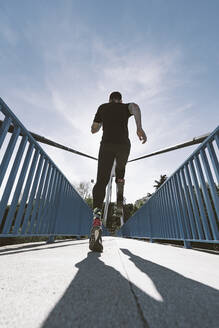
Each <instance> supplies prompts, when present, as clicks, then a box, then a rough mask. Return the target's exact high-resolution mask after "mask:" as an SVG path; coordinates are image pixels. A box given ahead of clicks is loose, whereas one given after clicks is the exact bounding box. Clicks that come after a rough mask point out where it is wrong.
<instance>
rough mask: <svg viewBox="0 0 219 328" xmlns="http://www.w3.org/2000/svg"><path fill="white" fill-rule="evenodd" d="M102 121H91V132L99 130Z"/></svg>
mask: <svg viewBox="0 0 219 328" xmlns="http://www.w3.org/2000/svg"><path fill="white" fill-rule="evenodd" d="M101 126H102V123H97V122H93V124H92V125H91V133H96V132H98V131H99V130H100V128H101Z"/></svg>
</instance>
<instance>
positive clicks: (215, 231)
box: [194, 156, 219, 240]
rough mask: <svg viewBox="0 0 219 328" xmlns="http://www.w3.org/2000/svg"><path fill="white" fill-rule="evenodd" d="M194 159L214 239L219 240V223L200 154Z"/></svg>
mask: <svg viewBox="0 0 219 328" xmlns="http://www.w3.org/2000/svg"><path fill="white" fill-rule="evenodd" d="M194 159H195V164H196V168H197V172H198V176H199V180H200V183H201V187H202V191H203V196H204V200H205V203H206V207H207V212H208V217H209V221H210V225H211V228H212V233H213V236H214V239H216V240H218V239H219V233H218V228H217V225H216V220H215V217H214V212H213V209H212V206H211V202H210V198H209V195H208V190H207V187H206V183H205V179H204V174H203V172H202V168H201V164H200V161H199V158H198V156H195V158H194Z"/></svg>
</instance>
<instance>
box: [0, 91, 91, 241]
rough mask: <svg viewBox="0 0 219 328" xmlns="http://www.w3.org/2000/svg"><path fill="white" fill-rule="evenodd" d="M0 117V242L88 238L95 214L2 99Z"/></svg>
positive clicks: (0, 100) (0, 101)
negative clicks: (4, 239)
mask: <svg viewBox="0 0 219 328" xmlns="http://www.w3.org/2000/svg"><path fill="white" fill-rule="evenodd" d="M0 112H1V113H2V114H3V116H4V121H3V123H2V125H1V128H0V148H1V147H2V146H3V149H4V150H3V152H4V153H3V155H2V161H1V164H0V188H1V189H0V197H1V202H0V237H15V236H50V237H51V236H54V235H76V236H81V235H88V234H89V231H90V228H91V223H92V211H91V209H90V208H89V207H88V205H87V204H86V203H85V202H84V200H83V199H82V198H81V197H80V195H79V194H78V193H77V192H76V190H75V189H74V188H73V187H72V185H71V184H70V182H69V181H68V180H67V179H66V177H65V176H64V175H63V174H62V172H61V171H60V170H59V169H58V168H57V166H56V165H55V164H54V162H53V161H52V160H51V159H50V158H49V157H48V155H47V154H46V153H45V152H44V150H43V149H42V148H41V147H40V145H39V144H38V143H37V142H36V141H35V140H34V138H33V137H32V135H31V134H30V133H29V132H28V131H27V129H25V127H24V126H23V125H22V123H21V122H20V121H19V120H18V119H17V117H16V116H15V115H14V114H13V112H12V111H11V110H10V109H9V107H8V106H7V105H6V104H5V103H4V102H3V100H2V99H1V98H0ZM11 124H12V125H13V126H14V130H13V133H12V135H11V137H10V140H9V141H7V132H8V129H9V127H10V125H11ZM3 182H4V183H3ZM10 198H11V201H10Z"/></svg>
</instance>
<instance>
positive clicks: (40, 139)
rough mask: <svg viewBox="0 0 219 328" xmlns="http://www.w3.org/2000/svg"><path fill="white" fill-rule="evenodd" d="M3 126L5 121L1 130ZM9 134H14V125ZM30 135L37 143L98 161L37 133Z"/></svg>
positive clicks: (0, 123) (0, 122)
mask: <svg viewBox="0 0 219 328" xmlns="http://www.w3.org/2000/svg"><path fill="white" fill-rule="evenodd" d="M2 125H3V121H1V120H0V128H1V126H2ZM8 132H10V133H13V132H14V126H13V125H10V126H9V128H8ZM29 133H30V134H31V135H32V137H33V138H34V139H35V140H36V141H38V142H41V143H44V144H46V145H49V146H53V147H56V148H59V149H63V150H66V151H68V152H70V153H73V154H76V155H80V156H84V157H87V158H91V159H95V160H97V158H95V157H93V156H90V155H87V154H85V153H82V152H80V151H78V150H75V149H73V148H70V147H66V146H64V145H61V144H59V143H58V142H55V141H52V140H50V139H47V138H45V137H43V136H40V135H39V134H36V133H34V132H30V131H29ZM20 136H23V133H22V132H20Z"/></svg>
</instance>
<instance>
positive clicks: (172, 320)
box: [0, 237, 219, 328]
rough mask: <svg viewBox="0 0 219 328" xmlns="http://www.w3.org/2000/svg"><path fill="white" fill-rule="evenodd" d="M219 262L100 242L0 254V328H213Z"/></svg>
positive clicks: (155, 247) (218, 306)
mask: <svg viewBox="0 0 219 328" xmlns="http://www.w3.org/2000/svg"><path fill="white" fill-rule="evenodd" d="M218 272H219V256H218V255H216V254H209V253H207V252H201V251H197V250H188V249H184V248H180V247H174V246H169V245H160V244H150V243H148V242H144V241H138V240H131V239H123V238H114V237H104V252H103V253H102V254H98V253H91V252H90V251H89V249H88V240H78V241H68V242H66V241H57V242H56V243H54V244H52V245H45V244H44V243H32V244H22V245H13V246H5V247H0V327H1V328H6V327H7V328H8V327H10V328H38V327H42V328H53V327H54V328H56V327H57V328H65V327H71V328H73V327H75V328H77V327H81V328H87V327H89V328H96V327H97V328H99V327H101V328H103V327H104V328H108V327H125V328H126V327H128V328H129V327H130V328H135V327H136V328H138V327H139V328H140V327H151V328H152V327H153V328H161V327H162V328H165V327H166V328H172V327H173V328H176V327H183V328H187V327H191V328H196V327H202V328H205V327H206V328H218V327H219V326H218V323H219V291H218V287H219V273H218Z"/></svg>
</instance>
